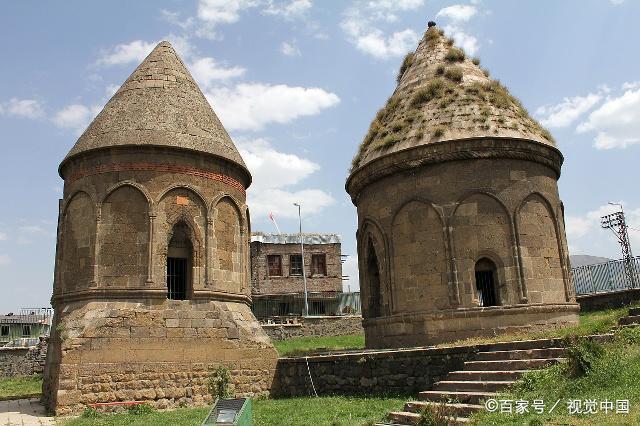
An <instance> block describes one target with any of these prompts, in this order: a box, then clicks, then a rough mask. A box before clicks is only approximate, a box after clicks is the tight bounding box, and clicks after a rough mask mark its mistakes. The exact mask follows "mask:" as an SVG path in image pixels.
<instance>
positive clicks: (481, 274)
mask: <svg viewBox="0 0 640 426" xmlns="http://www.w3.org/2000/svg"><path fill="white" fill-rule="evenodd" d="M475 275H476V294H477V295H478V305H479V306H498V305H499V304H500V301H499V298H498V291H497V284H498V283H497V279H496V277H497V274H496V264H495V263H493V261H491V260H490V259H487V258H486V257H483V258H482V259H480V260H478V261H477V262H476V267H475Z"/></svg>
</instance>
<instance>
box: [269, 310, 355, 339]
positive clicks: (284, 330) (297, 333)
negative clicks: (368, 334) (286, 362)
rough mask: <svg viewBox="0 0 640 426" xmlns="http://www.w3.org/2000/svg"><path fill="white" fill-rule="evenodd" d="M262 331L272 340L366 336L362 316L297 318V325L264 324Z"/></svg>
mask: <svg viewBox="0 0 640 426" xmlns="http://www.w3.org/2000/svg"><path fill="white" fill-rule="evenodd" d="M262 329H263V330H264V331H265V333H267V335H268V336H269V337H270V338H271V339H272V340H286V339H291V338H294V337H303V336H348V335H354V334H364V329H363V328H362V317H361V316H344V317H307V318H297V323H296V324H262Z"/></svg>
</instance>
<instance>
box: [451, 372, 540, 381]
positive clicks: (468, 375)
mask: <svg viewBox="0 0 640 426" xmlns="http://www.w3.org/2000/svg"><path fill="white" fill-rule="evenodd" d="M527 371H529V370H511V371H491V370H485V371H482V370H479V371H472V370H463V371H454V372H451V373H449V374H448V375H447V377H446V379H447V380H464V381H469V380H493V381H502V380H518V379H519V378H520V377H522V375H523V374H524V373H525V372H527Z"/></svg>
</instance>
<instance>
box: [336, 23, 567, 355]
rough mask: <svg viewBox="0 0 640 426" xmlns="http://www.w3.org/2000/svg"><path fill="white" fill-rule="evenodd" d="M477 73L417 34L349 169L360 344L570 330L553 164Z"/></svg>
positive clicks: (551, 150) (535, 132)
mask: <svg viewBox="0 0 640 426" xmlns="http://www.w3.org/2000/svg"><path fill="white" fill-rule="evenodd" d="M478 64H479V62H478V60H477V59H473V60H471V59H469V58H466V57H465V54H464V53H463V52H462V51H461V50H460V49H458V48H456V47H455V46H453V42H452V41H451V40H450V39H448V38H446V37H445V36H444V35H443V33H442V31H441V30H439V29H438V28H436V27H435V25H433V24H431V25H430V28H429V29H428V30H427V32H426V33H425V35H424V38H423V39H422V40H421V41H420V43H419V45H418V48H417V49H416V51H415V52H413V53H411V54H409V55H407V57H406V59H405V62H404V63H403V66H402V68H401V70H400V75H399V76H398V87H397V88H396V90H395V92H394V93H393V95H392V96H391V97H390V98H389V100H388V101H387V103H386V105H385V106H384V108H382V109H381V110H380V111H379V112H378V114H377V116H376V117H375V119H374V120H373V122H372V123H371V127H370V129H369V133H368V134H367V136H366V137H365V139H364V141H363V143H362V145H361V147H360V150H359V152H358V154H357V155H356V157H355V158H354V161H353V168H352V171H351V173H350V175H349V177H348V179H347V183H346V189H347V192H348V193H349V194H350V195H351V198H352V200H353V203H354V204H355V205H356V207H357V210H358V234H357V241H358V260H359V270H360V288H361V292H362V296H363V311H364V328H365V333H366V344H367V347H393V346H411V345H425V344H432V343H438V342H445V341H452V340H456V339H461V338H467V337H472V336H481V335H492V334H493V333H496V332H504V331H516V330H522V329H529V328H546V327H559V326H564V325H569V324H574V323H576V321H577V313H578V310H579V308H578V305H577V304H576V302H575V296H574V292H573V286H572V284H571V280H570V275H569V273H570V268H569V256H568V252H567V244H566V238H565V231H564V221H563V209H562V203H561V201H560V198H559V195H558V186H557V180H558V178H559V176H560V167H561V164H562V160H563V159H562V155H561V153H560V151H559V150H558V149H557V147H556V145H555V143H554V141H553V138H552V137H551V135H550V134H549V132H548V131H546V130H545V129H543V128H542V127H541V126H540V125H539V124H538V123H537V122H536V121H535V120H533V119H532V118H531V117H530V116H529V114H528V113H527V111H526V110H525V109H524V107H523V106H522V105H521V104H520V102H519V101H518V100H517V99H515V98H513V97H512V96H511V95H510V94H509V93H508V91H507V90H506V89H505V88H504V87H503V86H502V85H501V84H500V83H499V82H497V81H493V80H491V79H489V78H488V73H487V72H486V71H483V70H482V69H481V68H480V67H479V66H478Z"/></svg>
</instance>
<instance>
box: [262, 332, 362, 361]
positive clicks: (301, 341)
mask: <svg viewBox="0 0 640 426" xmlns="http://www.w3.org/2000/svg"><path fill="white" fill-rule="evenodd" d="M273 345H274V346H275V347H276V349H277V350H278V353H279V354H280V356H295V355H305V354H311V353H316V352H324V351H338V350H344V349H363V348H364V335H363V334H356V335H350V336H307V337H297V338H294V339H288V340H274V341H273Z"/></svg>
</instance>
